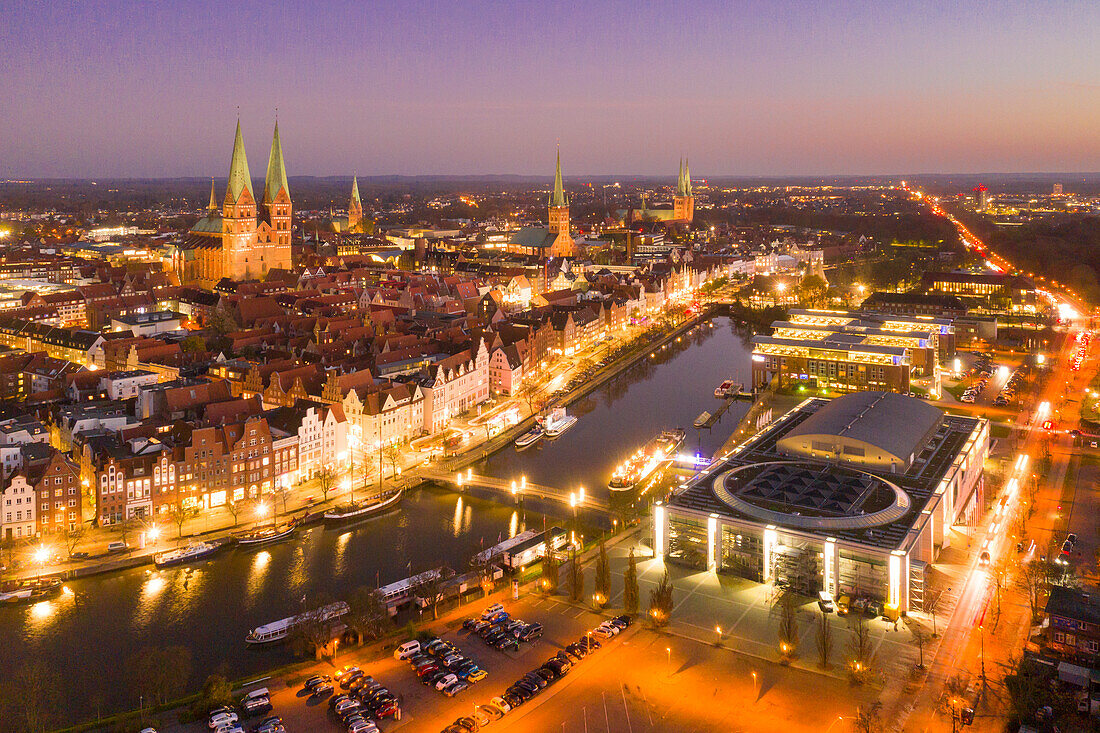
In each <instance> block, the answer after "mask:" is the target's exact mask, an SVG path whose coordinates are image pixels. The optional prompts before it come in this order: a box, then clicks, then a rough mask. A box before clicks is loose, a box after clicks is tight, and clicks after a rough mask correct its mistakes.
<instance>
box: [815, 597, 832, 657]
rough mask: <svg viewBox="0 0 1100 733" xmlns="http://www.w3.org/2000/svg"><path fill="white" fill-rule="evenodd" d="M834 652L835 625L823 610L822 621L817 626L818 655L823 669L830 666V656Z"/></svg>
mask: <svg viewBox="0 0 1100 733" xmlns="http://www.w3.org/2000/svg"><path fill="white" fill-rule="evenodd" d="M832 653H833V627H832V625H831V624H830V623H829V617H828V615H827V614H826V613H825V612H824V611H822V612H821V622H820V623H819V624H818V626H817V655H818V663H819V664H820V665H821V668H822V669H828V668H829V657H830V656H832Z"/></svg>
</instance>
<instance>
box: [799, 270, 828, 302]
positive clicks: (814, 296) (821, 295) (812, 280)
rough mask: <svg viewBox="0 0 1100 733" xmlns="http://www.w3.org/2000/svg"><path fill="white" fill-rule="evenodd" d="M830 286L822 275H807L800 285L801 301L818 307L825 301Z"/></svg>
mask: <svg viewBox="0 0 1100 733" xmlns="http://www.w3.org/2000/svg"><path fill="white" fill-rule="evenodd" d="M828 291H829V285H828V283H826V282H825V280H824V279H822V277H821V276H820V275H807V276H806V277H804V278H802V281H801V282H800V283H799V284H798V295H799V299H800V300H802V301H803V302H805V303H807V304H809V305H818V304H819V303H821V301H822V300H824V299H825V295H826V293H828Z"/></svg>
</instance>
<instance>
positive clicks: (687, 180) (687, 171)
mask: <svg viewBox="0 0 1100 733" xmlns="http://www.w3.org/2000/svg"><path fill="white" fill-rule="evenodd" d="M684 193H685V194H687V195H688V196H691V163H690V162H689V161H688V159H687V158H684Z"/></svg>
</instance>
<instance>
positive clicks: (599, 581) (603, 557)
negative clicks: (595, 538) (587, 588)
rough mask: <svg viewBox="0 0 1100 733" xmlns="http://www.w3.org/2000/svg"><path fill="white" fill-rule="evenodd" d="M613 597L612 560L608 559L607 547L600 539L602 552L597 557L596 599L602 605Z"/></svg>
mask: <svg viewBox="0 0 1100 733" xmlns="http://www.w3.org/2000/svg"><path fill="white" fill-rule="evenodd" d="M609 598H611V562H610V561H609V560H608V559H607V547H605V546H604V542H603V540H602V539H601V540H600V554H599V556H597V558H596V600H597V602H598V603H599V604H600V605H601V606H602V605H603V604H604V603H607V601H608V599H609Z"/></svg>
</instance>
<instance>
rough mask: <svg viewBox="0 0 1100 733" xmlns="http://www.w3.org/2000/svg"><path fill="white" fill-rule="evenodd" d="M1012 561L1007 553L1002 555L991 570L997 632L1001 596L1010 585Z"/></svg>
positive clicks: (994, 622) (994, 626) (994, 619)
mask: <svg viewBox="0 0 1100 733" xmlns="http://www.w3.org/2000/svg"><path fill="white" fill-rule="evenodd" d="M1010 563H1011V560H1010V559H1009V557H1008V554H1007V553H1001V555H999V556H998V557H997V561H996V562H995V563H993V567H991V568H990V569H989V570H990V572H989V578H990V580H991V581H992V582H993V629H994V630H996V628H997V623H998V622H999V621H1000V620H1001V596H1002V595H1003V591H1004V588H1005V585H1007V584H1008V580H1009V577H1010V573H1011V566H1010Z"/></svg>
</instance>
